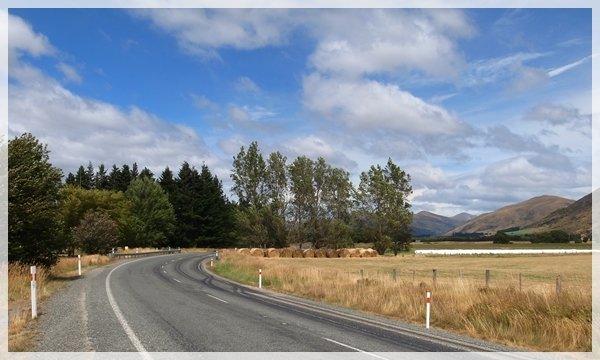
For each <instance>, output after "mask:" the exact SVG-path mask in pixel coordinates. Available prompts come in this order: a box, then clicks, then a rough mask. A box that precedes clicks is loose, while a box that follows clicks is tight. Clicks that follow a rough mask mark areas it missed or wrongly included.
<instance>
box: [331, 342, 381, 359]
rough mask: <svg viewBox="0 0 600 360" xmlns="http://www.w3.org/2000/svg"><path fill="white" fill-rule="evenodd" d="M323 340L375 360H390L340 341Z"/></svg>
mask: <svg viewBox="0 0 600 360" xmlns="http://www.w3.org/2000/svg"><path fill="white" fill-rule="evenodd" d="M323 339H324V340H327V341H329V342H332V343H334V344H337V345H340V346H343V347H345V348H348V349H351V350H354V351H358V352H360V353H363V354H365V355H369V356H372V357H374V358H377V359H382V360H388V359H387V358H384V357H383V356H379V355H376V354H373V353H370V352H368V351H364V350H361V349H358V348H355V347H353V346H350V345H346V344H344V343H341V342H339V341H335V340H331V339H329V338H326V337H324V338H323Z"/></svg>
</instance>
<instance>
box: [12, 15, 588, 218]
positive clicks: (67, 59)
mask: <svg viewBox="0 0 600 360" xmlns="http://www.w3.org/2000/svg"><path fill="white" fill-rule="evenodd" d="M8 24H9V44H8V55H9V136H10V137H13V136H16V135H18V134H20V133H22V132H25V131H28V132H32V133H33V134H34V135H35V136H37V137H38V138H40V139H41V140H42V141H43V142H45V143H46V144H48V147H49V149H50V150H51V160H52V161H53V163H54V164H55V165H56V166H59V167H61V168H62V169H63V171H64V172H65V173H68V172H72V171H75V170H76V169H77V167H78V166H79V165H81V164H84V165H85V164H87V162H88V161H92V163H94V164H95V165H99V164H100V163H104V164H105V165H107V166H110V165H112V164H113V163H116V164H117V165H121V164H123V163H128V164H131V163H133V162H134V161H135V162H137V163H138V165H140V166H148V167H149V168H150V169H151V170H153V171H154V172H155V174H157V175H158V174H160V172H161V171H162V170H163V169H164V167H165V166H170V167H171V168H172V169H178V168H179V166H180V164H181V163H182V162H183V161H189V162H190V163H192V164H193V165H195V166H197V167H199V166H201V165H202V163H206V164H207V165H208V166H209V167H210V168H211V170H213V171H214V172H215V173H217V174H218V175H219V177H220V178H221V179H222V180H223V182H224V187H225V188H226V189H229V187H230V185H231V184H230V182H229V172H230V169H231V159H232V157H233V156H234V155H235V154H236V153H237V152H238V151H239V148H240V146H242V145H244V146H247V145H248V144H249V143H250V142H251V141H253V140H256V141H258V142H259V145H260V147H261V148H262V150H263V153H264V154H265V155H267V154H268V153H270V152H272V151H281V152H282V153H284V154H285V155H286V156H288V159H289V160H288V161H289V162H291V161H292V160H293V159H294V158H295V157H296V156H298V155H307V156H309V157H312V158H313V159H316V157H318V156H323V157H324V158H325V159H326V160H327V161H328V162H329V163H331V164H333V165H335V166H340V167H343V168H345V169H347V170H348V171H349V172H350V173H351V174H352V179H353V180H354V182H355V185H356V182H357V177H358V174H359V173H360V172H361V171H365V170H367V169H368V167H369V166H370V165H372V164H377V163H379V164H383V163H384V162H385V161H386V160H387V158H388V157H391V158H392V159H393V160H394V162H396V163H397V164H398V165H400V166H401V167H402V168H403V169H405V170H407V171H408V172H409V173H410V174H411V177H412V184H413V188H414V195H413V198H412V204H413V208H414V210H415V212H416V211H420V210H429V211H434V212H437V213H440V214H444V215H454V214H457V213H460V212H462V211H468V212H471V213H474V214H477V213H481V212H484V211H490V210H494V209H496V208H498V207H500V206H504V205H507V204H510V203H514V202H517V201H522V200H526V199H528V198H530V197H533V196H539V195H543V194H551V195H559V196H564V197H568V198H572V199H577V198H579V197H581V196H584V195H586V194H587V193H589V192H590V191H591V185H592V155H591V153H592V138H591V136H592V135H591V111H592V100H591V99H592V95H591V88H592V76H591V72H592V57H593V55H592V45H591V44H592V38H591V36H592V14H591V10H590V9H524V10H517V9H461V10H452V9H412V10H404V9H378V10H363V9H361V10H348V9H330V10H315V9H290V10H286V9H253V10H240V9H231V10H219V9H217V10H203V9H183V10H170V9H148V10H123V9H104V10H99V9H11V10H9V19H8Z"/></svg>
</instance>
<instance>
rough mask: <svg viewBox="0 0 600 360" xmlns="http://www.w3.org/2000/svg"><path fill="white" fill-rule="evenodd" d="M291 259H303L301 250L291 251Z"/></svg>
mask: <svg viewBox="0 0 600 360" xmlns="http://www.w3.org/2000/svg"><path fill="white" fill-rule="evenodd" d="M292 257H294V258H301V257H304V251H302V249H294V250H293V251H292Z"/></svg>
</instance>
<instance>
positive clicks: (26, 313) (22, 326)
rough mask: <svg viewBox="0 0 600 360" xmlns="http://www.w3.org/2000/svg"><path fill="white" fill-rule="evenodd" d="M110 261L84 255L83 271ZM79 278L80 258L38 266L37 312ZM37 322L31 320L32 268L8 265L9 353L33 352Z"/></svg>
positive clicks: (97, 256) (63, 259)
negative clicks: (46, 301) (48, 300)
mask: <svg viewBox="0 0 600 360" xmlns="http://www.w3.org/2000/svg"><path fill="white" fill-rule="evenodd" d="M109 262H110V259H109V258H108V257H107V256H100V255H87V256H82V257H81V268H82V272H84V271H89V270H90V269H93V268H95V267H98V266H102V265H104V264H107V263H109ZM77 277H78V266H77V258H61V259H60V260H59V261H58V263H57V264H56V265H55V266H54V267H52V268H51V269H46V268H39V267H38V269H37V274H36V282H37V295H38V313H40V312H43V303H44V301H45V300H47V299H48V298H49V297H50V296H51V295H52V294H54V293H55V292H56V291H58V290H60V289H62V288H64V287H65V286H66V284H67V283H68V282H69V281H71V280H74V279H75V278H77ZM35 321H36V320H33V319H31V281H30V275H29V266H28V265H22V264H15V263H11V264H9V266H8V351H11V352H16V351H31V349H32V346H33V339H34V334H35V331H34V325H35Z"/></svg>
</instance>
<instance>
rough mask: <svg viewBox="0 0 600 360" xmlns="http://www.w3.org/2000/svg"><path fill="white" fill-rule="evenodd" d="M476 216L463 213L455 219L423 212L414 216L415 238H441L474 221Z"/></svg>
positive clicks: (413, 231)
mask: <svg viewBox="0 0 600 360" xmlns="http://www.w3.org/2000/svg"><path fill="white" fill-rule="evenodd" d="M474 217H475V216H474V215H471V214H468V213H461V214H458V215H456V216H453V217H447V216H442V215H438V214H434V213H432V212H429V211H421V212H419V213H416V214H415V215H414V216H413V222H412V225H411V226H412V229H413V230H412V234H413V236H439V235H444V234H445V233H446V232H448V230H450V229H452V228H455V227H457V226H458V225H460V224H463V223H465V222H467V221H468V220H470V219H473V218H474Z"/></svg>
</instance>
